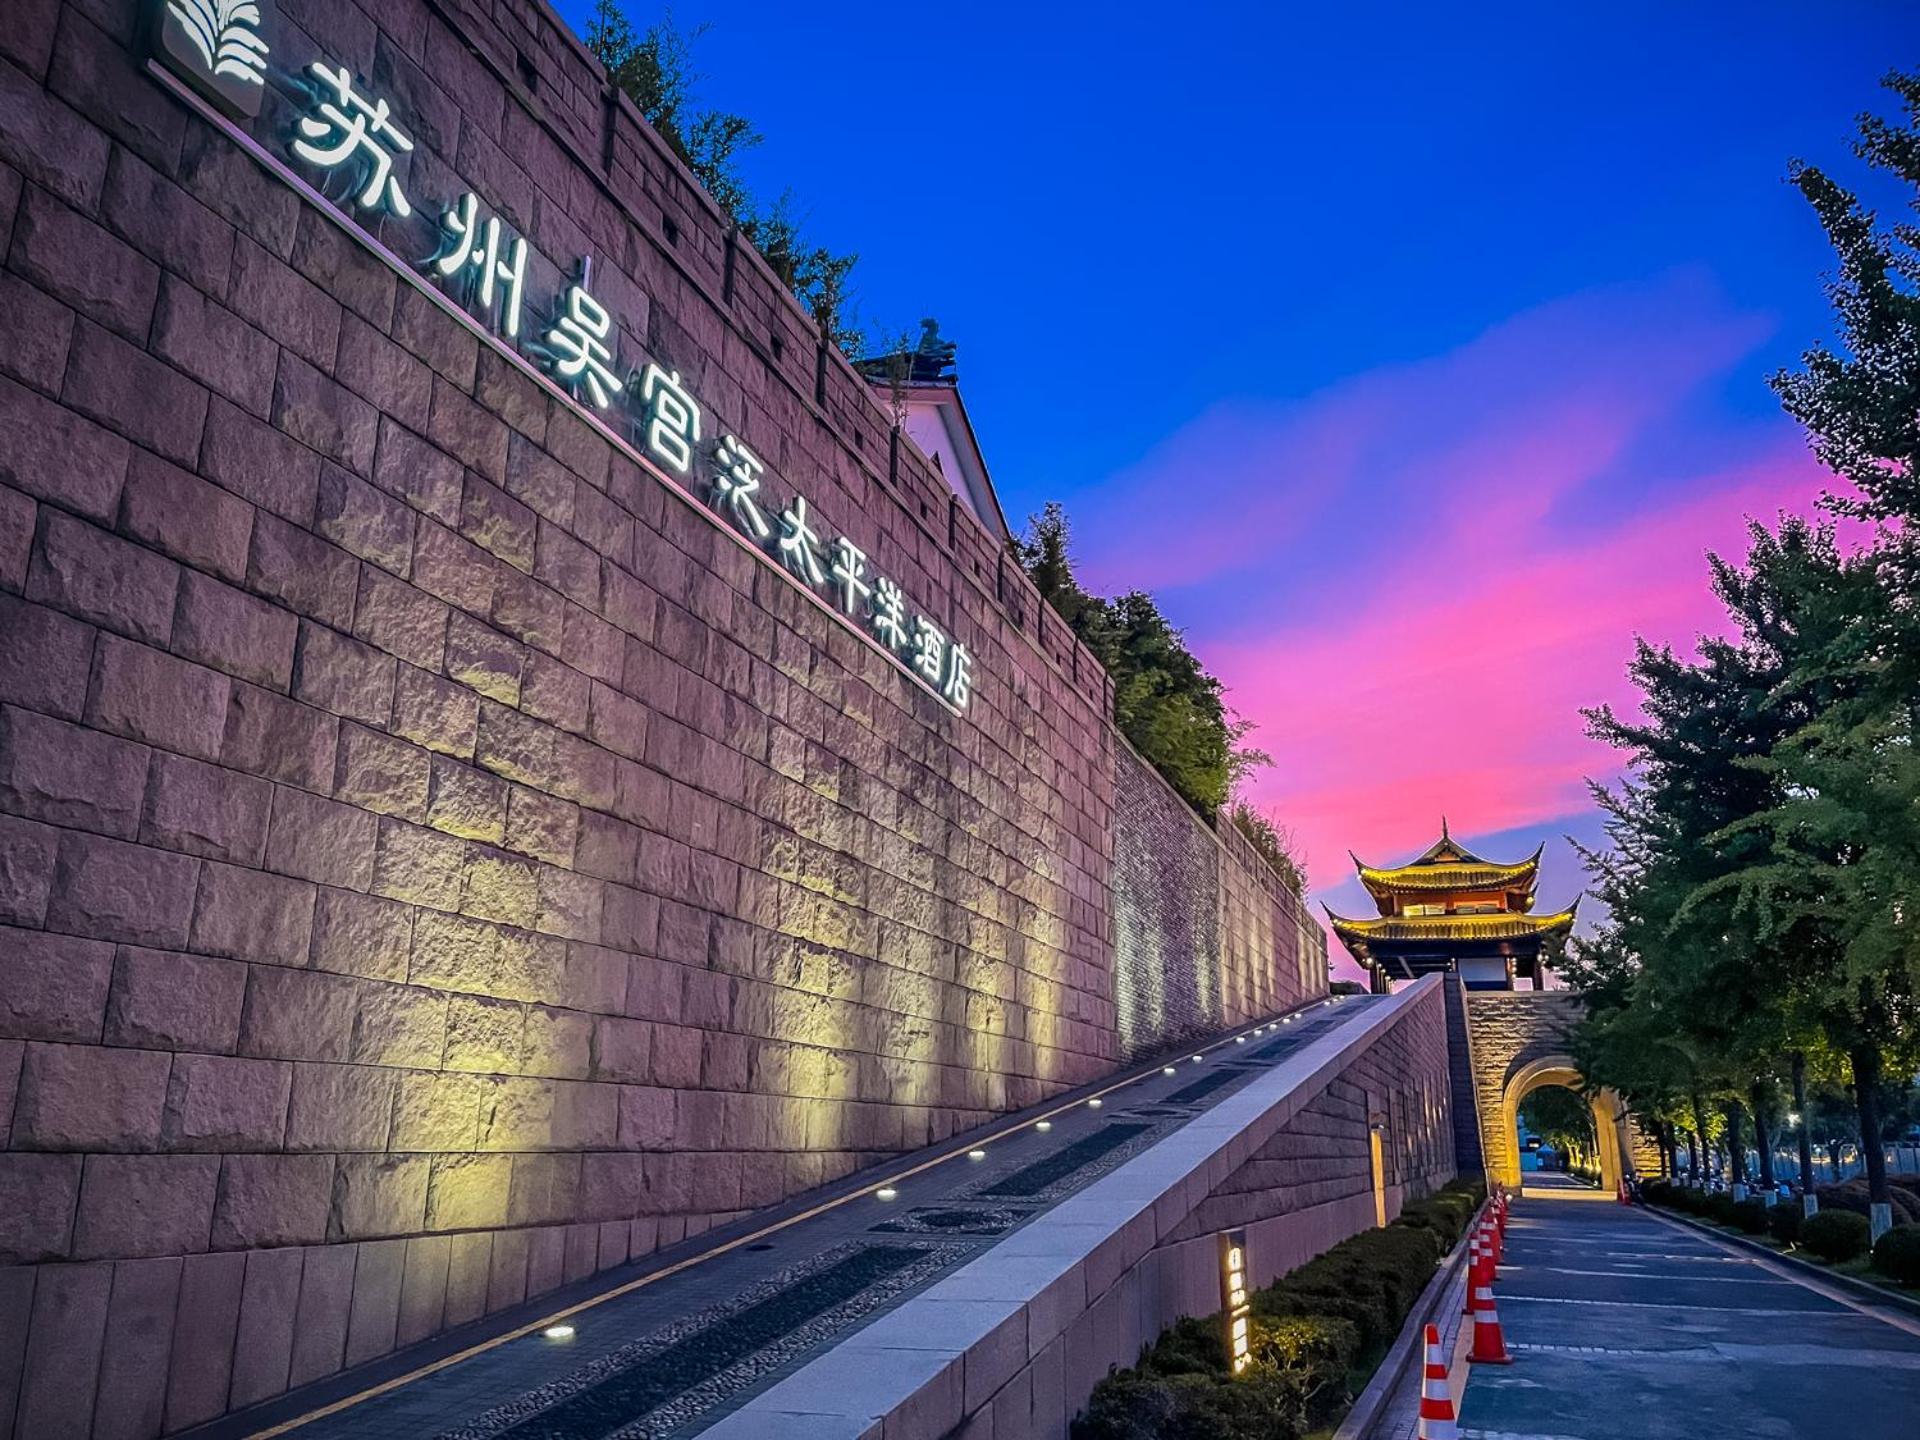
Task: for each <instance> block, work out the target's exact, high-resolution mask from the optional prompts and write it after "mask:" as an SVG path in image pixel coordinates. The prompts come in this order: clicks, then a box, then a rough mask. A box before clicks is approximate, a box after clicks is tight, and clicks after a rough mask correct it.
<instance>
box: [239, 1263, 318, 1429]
mask: <svg viewBox="0 0 1920 1440" xmlns="http://www.w3.org/2000/svg"><path fill="white" fill-rule="evenodd" d="M305 1260H306V1256H305V1254H304V1253H303V1252H301V1251H299V1250H256V1251H254V1252H253V1253H252V1254H250V1255H248V1256H247V1269H246V1274H245V1276H244V1278H243V1279H242V1281H241V1289H240V1327H239V1331H238V1333H237V1335H236V1336H235V1341H234V1347H233V1381H232V1386H231V1389H230V1390H229V1392H228V1404H230V1405H232V1406H233V1407H234V1408H236V1409H238V1408H239V1407H240V1406H243V1405H253V1404H257V1403H259V1402H260V1401H262V1400H268V1399H271V1398H272V1397H273V1396H275V1395H278V1394H280V1393H281V1392H282V1391H283V1390H285V1389H286V1388H287V1377H288V1374H289V1371H290V1367H291V1365H292V1361H293V1327H294V1322H295V1317H296V1315H297V1312H298V1310H299V1305H300V1276H301V1270H302V1268H303V1267H304V1264H305Z"/></svg>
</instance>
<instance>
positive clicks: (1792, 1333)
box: [1460, 1175, 1920, 1440]
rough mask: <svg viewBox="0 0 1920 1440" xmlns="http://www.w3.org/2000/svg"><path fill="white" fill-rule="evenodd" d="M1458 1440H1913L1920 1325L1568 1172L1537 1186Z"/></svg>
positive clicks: (1525, 1199)
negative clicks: (1709, 1439)
mask: <svg viewBox="0 0 1920 1440" xmlns="http://www.w3.org/2000/svg"><path fill="white" fill-rule="evenodd" d="M1505 1260H1506V1263H1505V1264H1504V1265H1503V1266H1502V1267H1501V1271H1500V1284H1499V1286H1498V1287H1497V1289H1496V1292H1495V1293H1496V1298H1497V1301H1498V1304H1499V1309H1500V1318H1501V1321H1502V1323H1503V1325H1504V1326H1505V1330H1506V1338H1507V1346H1508V1348H1509V1350H1511V1351H1512V1353H1513V1356H1514V1363H1513V1364H1512V1365H1510V1366H1491V1365H1487V1366H1477V1367H1474V1369H1473V1370H1472V1373H1471V1375H1470V1378H1469V1379H1468V1382H1467V1388H1466V1396H1465V1399H1464V1401H1463V1403H1462V1406H1461V1414H1460V1428H1461V1435H1462V1436H1463V1437H1464V1440H1620V1437H1625V1436H1633V1437H1635V1440H1641V1437H1647V1440H1699V1437H1703V1436H1739V1437H1742V1440H1776V1437H1779V1440H1785V1437H1795V1440H1826V1437H1833V1440H1912V1437H1913V1436H1915V1435H1920V1322H1916V1321H1914V1320H1911V1319H1908V1318H1906V1317H1905V1316H1898V1315H1892V1314H1889V1313H1887V1312H1883V1311H1881V1310H1879V1308H1878V1307H1875V1306H1872V1305H1870V1304H1868V1303H1867V1302H1862V1301H1856V1300H1854V1299H1853V1297H1851V1296H1850V1295H1849V1296H1842V1295H1841V1294H1840V1292H1838V1291H1837V1290H1833V1289H1832V1288H1831V1287H1827V1286H1824V1285H1820V1284H1818V1283H1817V1282H1811V1281H1805V1280H1801V1279H1800V1278H1798V1277H1797V1276H1795V1275H1793V1274H1791V1273H1790V1272H1789V1270H1788V1269H1787V1267H1784V1266H1778V1265H1774V1264H1772V1263H1770V1262H1769V1261H1766V1260H1764V1259H1760V1258H1758V1257H1755V1256H1753V1255H1751V1254H1749V1253H1748V1252H1745V1251H1742V1250H1740V1249H1738V1248H1737V1247H1734V1246H1731V1245H1721V1244H1718V1243H1716V1242H1715V1241H1713V1240H1711V1239H1709V1238H1707V1237H1705V1236H1702V1235H1700V1234H1698V1233H1697V1232H1695V1231H1692V1230H1689V1229H1686V1228H1685V1227H1682V1226H1680V1225H1676V1224H1674V1223H1673V1222H1671V1221H1667V1220H1663V1219H1660V1218H1659V1217H1657V1216H1655V1215H1652V1214H1650V1213H1649V1212H1647V1211H1644V1210H1638V1209H1626V1208H1623V1207H1621V1206H1618V1205H1615V1204H1612V1203H1611V1202H1610V1201H1608V1199H1607V1197H1605V1196H1604V1195H1598V1194H1596V1192H1593V1191H1591V1190H1588V1189H1585V1188H1584V1187H1580V1186H1578V1184H1577V1182H1573V1181H1569V1180H1568V1179H1567V1178H1566V1177H1564V1176H1555V1175H1531V1176H1528V1177H1527V1186H1526V1189H1525V1191H1524V1193H1523V1196H1522V1198H1521V1199H1520V1200H1519V1201H1517V1202H1516V1203H1515V1204H1514V1207H1513V1214H1512V1218H1511V1220H1510V1221H1509V1223H1508V1226H1507V1244H1506V1255H1505Z"/></svg>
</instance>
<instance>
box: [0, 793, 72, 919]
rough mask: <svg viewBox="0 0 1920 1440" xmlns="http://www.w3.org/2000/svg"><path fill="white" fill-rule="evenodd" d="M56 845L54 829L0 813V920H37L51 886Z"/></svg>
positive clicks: (57, 843)
mask: <svg viewBox="0 0 1920 1440" xmlns="http://www.w3.org/2000/svg"><path fill="white" fill-rule="evenodd" d="M58 847H60V831H58V829H48V828H46V826H36V824H33V822H31V820H13V818H12V816H4V814H0V924H6V925H38V924H40V920H42V918H44V916H46V900H48V895H50V893H52V889H54V856H56V852H58Z"/></svg>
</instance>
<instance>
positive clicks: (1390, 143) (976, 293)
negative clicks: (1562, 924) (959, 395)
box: [561, 0, 1920, 906]
mask: <svg viewBox="0 0 1920 1440" xmlns="http://www.w3.org/2000/svg"><path fill="white" fill-rule="evenodd" d="M561 8H562V12H563V13H564V14H566V15H567V16H568V17H569V18H570V19H573V20H574V21H576V23H583V22H584V19H585V17H586V15H587V13H588V12H589V10H590V8H591V7H590V6H589V5H586V4H583V3H578V0H575V3H570V4H563V5H562V7H561ZM630 13H632V15H633V16H634V18H635V20H636V22H637V23H639V24H642V25H644V24H646V23H647V22H648V21H649V20H650V19H651V18H653V15H654V14H656V13H657V12H655V11H652V10H649V9H647V8H645V7H643V6H640V5H637V4H636V5H635V6H633V8H632V10H631V12H630ZM673 13H674V17H675V19H676V21H677V22H678V23H679V24H681V25H682V26H692V25H700V24H705V25H707V26H709V29H708V30H707V32H706V33H705V35H703V36H702V37H701V38H700V40H699V41H698V45H697V49H696V63H697V68H698V69H699V70H700V71H701V72H702V74H703V75H704V77H705V78H704V79H703V81H702V84H701V87H700V95H701V98H702V99H703V100H704V102H705V103H707V104H710V105H714V106H718V107H721V108H727V109H734V110H738V111H740V112H742V113H744V114H746V115H747V116H749V117H750V118H751V119H752V120H753V122H754V123H755V124H756V125H757V126H758V127H759V128H760V130H761V131H762V132H763V133H764V135H765V137H766V138H765V142H764V144H763V145H762V146H761V147H760V148H759V149H758V150H756V151H755V152H753V153H752V154H751V155H750V156H749V157H748V161H747V166H746V170H747V176H748V179H749V182H750V183H751V184H752V185H753V187H754V188H755V190H756V192H757V193H759V194H762V195H764V196H767V197H769V198H770V197H771V196H773V195H774V194H777V193H778V192H779V191H781V190H782V189H788V188H790V189H791V190H792V191H793V192H794V195H795V198H796V201H797V204H798V207H799V210H800V212H801V213H802V214H803V215H805V216H806V217H807V218H808V224H809V228H810V229H811V231H812V232H813V233H814V234H815V235H816V236H817V238H818V239H819V240H820V241H821V242H822V243H825V244H827V245H830V246H832V247H834V248H836V249H840V250H855V251H858V252H859V254H860V256H861V259H860V264H859V266H858V269H857V271H856V273H855V286H856V291H857V296H858V302H859V306H860V311H861V315H862V318H863V319H864V320H866V321H868V322H869V323H872V324H874V325H877V326H881V327H884V328H886V329H888V330H893V331H898V330H901V329H911V328H914V327H915V326H916V324H917V321H918V319H919V318H920V317H921V316H922V315H934V316H937V317H938V318H939V319H940V321H941V324H942V327H943V329H944V330H945V332H946V333H947V334H948V336H949V337H950V338H952V339H954V340H956V341H957V342H958V343H959V346H960V352H959V369H960V375H961V380H962V384H963V387H964V389H965V392H966V395H967V401H968V405H969V408H970V410H971V412H972V414H973V416H974V419H975V422H976V425H977V426H978V428H979V431H980V435H981V441H982V444H983V446H984V448H985V451H986V454H987V458H988V462H989V464H990V466H991V467H992V469H993V472H994V476H995V479H996V481H997V483H998V485H999V488H1000V491H1001V494H1002V498H1003V501H1004V504H1005V508H1006V510H1007V512H1008V514H1009V516H1011V517H1019V516H1024V515H1025V514H1027V513H1029V512H1031V511H1033V510H1035V509H1037V508H1038V507H1039V506H1040V505H1041V504H1042V503H1043V502H1045V501H1046V500H1048V499H1052V498H1058V499H1061V500H1064V501H1065V502H1066V503H1067V505H1068V509H1069V513H1070V515H1071V516H1072V517H1073V518H1074V520H1075V522H1076V527H1077V534H1078V537H1079V559H1080V562H1081V564H1082V568H1083V570H1084V572H1085V574H1086V575H1087V576H1088V577H1089V578H1090V579H1091V580H1092V581H1093V583H1095V584H1097V585H1099V586H1101V587H1103V588H1107V589H1113V590H1117V589H1122V588H1127V587H1129V586H1134V585H1140V586H1144V587H1147V588H1150V589H1152V590H1153V591H1154V592H1155V594H1156V595H1157V596H1158V597H1159V598H1160V599H1161V601H1162V604H1163V606H1164V607H1165V608H1166V609H1167V610H1168V612H1169V613H1170V614H1171V615H1172V616H1173V618H1174V619H1175V621H1176V623H1178V624H1180V625H1181V626H1183V627H1184V628H1185V629H1186V631H1187V633H1188V636H1189V640H1190V642H1191V643H1192V644H1193V646H1194V648H1195V649H1196V650H1197V651H1199V653H1200V654H1201V656H1202V658H1203V659H1204V660H1206V661H1207V662H1208V663H1209V665H1211V666H1212V667H1213V668H1214V669H1215V670H1216V672H1217V673H1220V674H1221V675H1222V676H1223V677H1224V678H1225V680H1226V682H1227V684H1228V686H1229V687H1230V690H1231V695H1230V698H1231V699H1232V700H1233V702H1234V703H1235V704H1236V705H1237V706H1238V708H1239V709H1240V710H1241V711H1242V713H1244V714H1245V715H1247V716H1248V718H1251V719H1253V720H1255V721H1256V722H1257V723H1258V725H1259V726H1260V730H1259V732H1258V734H1257V735H1256V737H1255V738H1256V741H1257V743H1261V744H1263V745H1264V746H1265V748H1267V749H1268V750H1270V751H1272V752H1273V753H1274V756H1275V761H1276V764H1275V766H1274V768H1273V769H1272V770H1271V771H1269V772H1267V774H1266V775H1265V776H1264V777H1263V778H1262V780H1261V782H1260V784H1259V786H1258V788H1257V790H1256V799H1257V800H1258V801H1259V802H1260V803H1261V804H1263V805H1266V806H1270V807H1271V808H1272V809H1274V810H1275V811H1276V812H1277V813H1278V814H1279V815H1280V817H1281V818H1282V819H1283V820H1289V821H1290V822H1291V823H1293V824H1294V825H1295V828H1296V829H1297V831H1298V832H1299V834H1300V837H1301V839H1302V841H1303V842H1304V843H1305V844H1306V846H1307V848H1308V851H1309V855H1308V858H1309V861H1310V863H1311V866H1312V873H1313V877H1314V880H1315V883H1316V886H1317V887H1319V888H1320V889H1321V890H1322V891H1323V893H1326V894H1327V895H1328V896H1329V898H1331V899H1332V900H1333V902H1334V903H1335V904H1336V906H1339V905H1341V904H1343V903H1344V904H1347V905H1349V906H1351V905H1352V904H1354V903H1355V901H1356V898H1357V897H1356V896H1355V895H1354V894H1352V893H1351V890H1352V887H1350V886H1346V885H1341V884H1339V883H1338V882H1339V881H1340V880H1341V876H1342V875H1343V874H1344V873H1345V872H1346V870H1347V868H1348V864H1347V861H1346V854H1345V852H1346V850H1347V848H1349V847H1351V848H1353V849H1355V850H1358V851H1359V852H1360V853H1362V854H1363V855H1365V856H1366V857H1367V858H1368V859H1369V860H1371V861H1374V862H1376V863H1382V862H1387V861H1392V860H1396V859H1399V858H1402V857H1404V856H1405V855H1407V854H1411V853H1413V852H1415V851H1417V850H1419V849H1420V848H1422V847H1424V846H1425V845H1426V844H1427V843H1428V841H1429V840H1430V839H1431V838H1432V835H1433V831H1434V830H1435V828H1436V826H1437V824H1438V814H1439V811H1440V810H1442V809H1444V810H1446V811H1447V813H1448V814H1449V815H1450V817H1451V818H1452V820H1453V823H1454V825H1455V828H1456V830H1457V831H1458V833H1460V834H1461V835H1462V836H1463V837H1466V838H1469V839H1474V840H1482V841H1484V842H1485V844H1486V845H1487V847H1488V848H1489V849H1490V850H1492V851H1494V852H1495V853H1496V854H1498V855H1501V856H1503V857H1504V856H1506V855H1508V854H1510V853H1524V852H1525V851H1528V850H1531V849H1532V847H1533V845H1534V844H1535V843H1537V841H1538V840H1539V839H1541V838H1547V837H1553V836H1558V835H1559V834H1561V833H1562V832H1565V831H1568V830H1572V831H1574V832H1576V833H1579V834H1581V835H1582V836H1591V835H1592V834H1593V832H1594V830H1595V820H1594V817H1593V815H1592V814H1591V812H1590V810H1589V809H1588V807H1587V805H1586V802H1585V799H1584V796H1583V793H1582V790H1581V779H1582V777H1583V776H1586V775H1599V776H1606V775H1608V774H1610V773H1612V767H1613V763H1614V762H1613V759H1612V757H1611V756H1609V755H1608V754H1607V753H1606V752H1604V751H1601V750H1599V749H1598V748H1597V747H1594V746H1592V745H1591V744H1590V743H1589V742H1587V741H1585V740H1584V738H1583V737H1582V734H1581V725H1580V720H1579V716H1578V707H1579V706H1580V705H1582V704H1590V703H1594V702H1595V701H1599V700H1607V699H1612V700H1616V701H1617V700H1620V699H1622V698H1623V690H1624V687H1623V684H1622V680H1621V668H1622V666H1623V665H1624V663H1625V660H1626V658H1627V655H1628V654H1629V653H1630V647H1631V642H1632V636H1633V634H1634V633H1635V632H1641V633H1645V634H1648V635H1649V636H1651V637H1653V638H1655V639H1658V640H1667V641H1673V642H1675V643H1679V644H1682V645H1685V644H1687V643H1688V642H1689V641H1690V640H1691V638H1692V637H1693V636H1694V635H1695V634H1696V633H1697V632H1698V631H1699V630H1700V629H1701V628H1702V627H1705V626H1710V625H1711V624H1712V623H1713V619H1714V615H1713V610H1712V606H1711V603H1710V601H1708V599H1707V597H1706V589H1705V571H1704V562H1703V552H1704V550H1705V549H1707V548H1708V547H1715V548H1721V549H1726V548H1730V547H1734V546H1737V544H1738V542H1739V537H1740V531H1741V524H1742V520H1743V517H1744V516H1745V515H1747V514H1750V513H1751V514H1758V515H1761V516H1770V515H1772V514H1773V513H1775V512H1776V511H1777V510H1778V509H1780V508H1789V509H1795V510H1805V509H1806V508H1807V507H1808V506H1809V505H1810V504H1811V501H1812V499H1813V497H1814V495H1815V494H1816V493H1817V492H1818V490H1819V488H1820V485H1821V477H1820V476H1819V475H1818V473H1817V472H1816V471H1814V469H1813V468H1812V466H1811V464H1810V462H1808V461H1807V460H1806V458H1805V455H1804V447H1803V446H1802V444H1801V441H1800V438H1799V436H1798V435H1797V433H1796V432H1795V430H1794V428H1793V426H1792V425H1791V424H1790V423H1789V422H1787V421H1786V420H1785V419H1784V418H1783V417H1781V416H1780V414H1779V412H1778V409H1777V407H1776V406H1775V404H1774V402H1773V400H1772V397H1771V396H1770V394H1769V393H1768V392H1767V390H1766V388H1765V384H1764V378H1765V376H1766V375H1767V373H1768V372H1770V371H1771V370H1773V369H1775V368H1777V367H1779V366H1780V365H1783V364H1789V363H1791V362H1792V361H1793V359H1794V357H1795V356H1797V355H1798V353H1799V352H1800V351H1801V350H1802V349H1803V348H1804V347H1805V346H1806V345H1807V344H1808V343H1810V342H1811V341H1813V340H1815V339H1818V338H1820V337H1823V336H1825V335H1827V334H1828V333H1829V331H1830V325H1829V319H1828V314H1827V310H1826V305H1825V301H1824V298H1823V297H1822V295H1821V292H1820V276H1821V272H1822V270H1823V268H1824V267H1825V266H1826V264H1827V262H1828V252H1827V251H1826V248H1825V245H1824V242H1823V240H1822V237H1821V236H1820V234H1819V232H1818V230H1817V228H1816V227H1815V226H1814V224H1813V222H1812V219H1811V217H1810V215H1809V214H1808V213H1807V211H1806V208H1805V206H1804V204H1803V202H1802V201H1801V200H1800V198H1799V197H1798V195H1797V194H1796V193H1795V192H1794V191H1793V190H1792V189H1791V188H1790V187H1789V186H1788V185H1787V184H1786V183H1785V181H1784V176H1785V173H1786V169H1787V164H1788V161H1789V159H1790V158H1791V157H1794V156H1796V155H1798V156H1804V157H1807V158H1809V159H1813V160H1817V161H1819V162H1821V163H1825V164H1831V165H1834V166H1836V167H1837V168H1839V169H1840V170H1841V171H1842V172H1843V173H1845V174H1846V175H1848V176H1850V177H1853V178H1859V176H1860V172H1859V169H1858V167H1857V165H1855V164H1854V162H1852V160H1851V157H1850V156H1849V154H1848V151H1847V145H1848V142H1849V140H1850V138H1851V135H1852V132H1853V117H1854V116H1855V115H1856V114H1857V113H1858V112H1859V111H1861V110H1862V109H1865V108H1868V107H1881V106H1882V105H1883V100H1884V98H1885V92H1883V91H1881V90H1880V89H1879V87H1878V83H1877V82H1878V80H1879V77H1880V76H1881V75H1882V74H1884V73H1885V71H1886V70H1888V69H1889V68H1891V67H1892V66H1894V65H1896V64H1907V65H1914V64H1920V6H1916V5H1914V4H1912V3H1907V0H1900V3H1896V0H1884V3H1821V4H1818V5H1809V4H1805V3H1798V4H1777V3H1757V4H1754V3H1749V4H1738V5H1735V4H1707V5H1702V4H1689V5H1674V4H1670V3H1669V4H1661V5H1654V4H1632V5H1620V4H1615V5H1609V6H1561V7H1553V6H1542V5H1538V4H1530V5H1524V6H1522V5H1504V4H1501V5H1480V6H1472V7H1435V6H1430V5H1419V6H1414V5H1407V4H1390V5H1372V6H1316V7H1305V6H1297V5H1225V4H1212V3H1193V4H1188V5H1184V6H1179V7H1114V6H1100V7H1094V6H1083V5H1072V4H1066V5H1033V4H1025V5H1006V4H1000V3H984V4H976V5H972V6H967V7H952V6H922V7H912V6H902V7H889V8H885V9H876V8H874V7H859V8H853V7H839V8H835V7H795V6H791V5H773V4H763V3H736V4H728V5H720V4H715V3H710V0H698V3H695V0H686V3H680V4H677V5H675V7H674V12H673ZM1556 853H1558V858H1557V859H1556ZM1549 865H1550V867H1551V869H1550V872H1549V879H1548V880H1547V881H1546V882H1545V884H1544V885H1543V893H1542V898H1543V900H1559V899H1562V898H1564V896H1565V895H1566V894H1570V893H1571V892H1572V891H1573V890H1575V889H1577V888H1578V884H1579V877H1577V876H1576V875H1574V874H1572V873H1570V872H1571V867H1572V860H1571V858H1570V857H1569V856H1567V855H1566V854H1565V853H1564V851H1560V850H1559V847H1558V845H1557V843H1556V845H1555V847H1554V848H1552V849H1550V851H1549ZM1553 871H1559V872H1561V873H1560V874H1558V875H1554V874H1553V873H1552V872H1553Z"/></svg>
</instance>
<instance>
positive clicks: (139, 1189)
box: [73, 1155, 220, 1260]
mask: <svg viewBox="0 0 1920 1440" xmlns="http://www.w3.org/2000/svg"><path fill="white" fill-rule="evenodd" d="M219 1174H220V1157H219V1156H217V1155H89V1156H88V1157H87V1166H86V1171H85V1173H84V1175H83V1176H82V1178H81V1182H80V1210H79V1213H78V1214H77V1215H76V1216H75V1217H74V1222H73V1253H74V1258H76V1259H79V1260H120V1259H130V1258H138V1257H143V1256H148V1255H191V1254H195V1253H197V1252H199V1251H202V1250H205V1249H206V1248H207V1235H208V1233H209V1232H210V1231H211V1229H212V1228H213V1189H214V1185H215V1183H216V1182H217V1180H218V1178H219Z"/></svg>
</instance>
